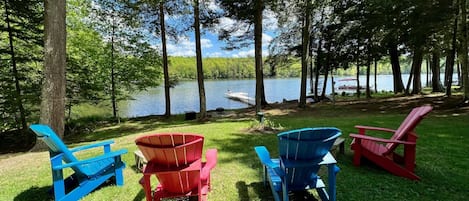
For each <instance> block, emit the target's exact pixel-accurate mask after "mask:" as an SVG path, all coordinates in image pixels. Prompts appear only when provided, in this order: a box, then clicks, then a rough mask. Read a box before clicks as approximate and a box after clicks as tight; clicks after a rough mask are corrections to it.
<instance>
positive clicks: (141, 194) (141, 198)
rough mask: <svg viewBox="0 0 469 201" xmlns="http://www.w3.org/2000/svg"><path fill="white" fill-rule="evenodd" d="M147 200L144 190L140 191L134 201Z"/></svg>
mask: <svg viewBox="0 0 469 201" xmlns="http://www.w3.org/2000/svg"><path fill="white" fill-rule="evenodd" d="M144 198H145V192H143V189H140V191H139V192H138V194H137V195H136V196H135V198H134V199H133V201H140V200H143V199H144Z"/></svg>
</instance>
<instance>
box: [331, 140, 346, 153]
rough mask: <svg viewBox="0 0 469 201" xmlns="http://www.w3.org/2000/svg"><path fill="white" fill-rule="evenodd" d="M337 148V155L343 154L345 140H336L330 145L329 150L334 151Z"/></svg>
mask: <svg viewBox="0 0 469 201" xmlns="http://www.w3.org/2000/svg"><path fill="white" fill-rule="evenodd" d="M337 147H339V153H341V154H345V139H344V138H341V137H339V138H337V139H336V140H335V142H334V145H332V149H331V150H336V149H337Z"/></svg>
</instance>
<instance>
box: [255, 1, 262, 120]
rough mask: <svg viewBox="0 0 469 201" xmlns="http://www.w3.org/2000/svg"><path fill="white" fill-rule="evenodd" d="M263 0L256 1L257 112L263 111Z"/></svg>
mask: <svg viewBox="0 0 469 201" xmlns="http://www.w3.org/2000/svg"><path fill="white" fill-rule="evenodd" d="M262 1H263V0H256V11H255V12H256V13H255V15H254V57H255V63H256V64H255V65H256V67H255V68H256V112H260V111H261V109H262V91H263V83H262V82H264V80H263V76H262V73H263V71H262V9H263V7H264V5H263V2H262Z"/></svg>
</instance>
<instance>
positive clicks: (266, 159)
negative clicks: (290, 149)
mask: <svg viewBox="0 0 469 201" xmlns="http://www.w3.org/2000/svg"><path fill="white" fill-rule="evenodd" d="M254 150H255V151H256V153H257V157H259V160H261V163H262V165H264V166H266V167H268V168H271V169H273V170H274V171H275V173H276V174H277V175H278V176H281V177H282V176H283V175H285V173H284V172H283V171H282V169H280V164H279V163H274V162H273V161H272V159H271V158H270V153H269V150H267V148H266V147H264V146H257V147H254Z"/></svg>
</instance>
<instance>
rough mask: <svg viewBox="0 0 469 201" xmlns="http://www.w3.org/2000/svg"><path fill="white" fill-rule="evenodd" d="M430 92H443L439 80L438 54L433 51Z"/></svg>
mask: <svg viewBox="0 0 469 201" xmlns="http://www.w3.org/2000/svg"><path fill="white" fill-rule="evenodd" d="M430 66H431V67H432V92H443V85H442V84H441V80H440V54H439V53H438V52H437V51H436V50H435V51H433V52H432V64H431V65H430Z"/></svg>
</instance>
